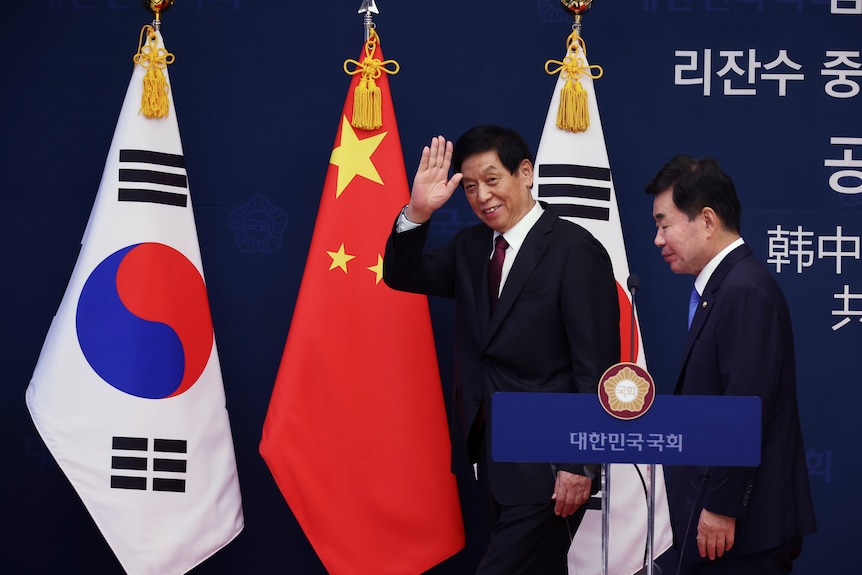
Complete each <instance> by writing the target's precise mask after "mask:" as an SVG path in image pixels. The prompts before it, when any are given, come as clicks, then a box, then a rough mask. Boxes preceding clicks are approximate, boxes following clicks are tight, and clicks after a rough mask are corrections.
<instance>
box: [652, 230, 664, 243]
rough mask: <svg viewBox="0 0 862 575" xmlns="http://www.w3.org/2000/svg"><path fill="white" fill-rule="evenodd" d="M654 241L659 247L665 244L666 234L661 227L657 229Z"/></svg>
mask: <svg viewBox="0 0 862 575" xmlns="http://www.w3.org/2000/svg"><path fill="white" fill-rule="evenodd" d="M653 243H654V244H655V245H656V247H659V248H660V247H662V246H664V235H663V234H662V233H661V228H658V229H656V231H655V238H654V239H653Z"/></svg>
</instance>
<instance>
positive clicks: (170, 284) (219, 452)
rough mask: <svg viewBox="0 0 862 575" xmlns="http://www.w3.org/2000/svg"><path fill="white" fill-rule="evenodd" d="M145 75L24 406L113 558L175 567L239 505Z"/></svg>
mask: <svg viewBox="0 0 862 575" xmlns="http://www.w3.org/2000/svg"><path fill="white" fill-rule="evenodd" d="M157 46H158V47H163V43H162V38H161V35H157ZM164 73H165V76H167V70H166V69H165V70H164ZM143 78H144V70H143V68H142V67H141V66H136V67H135V69H134V72H133V73H132V79H131V82H130V83H129V88H128V91H127V92H126V98H125V101H124V103H123V108H122V110H121V112H120V117H119V120H118V122H117V127H116V131H115V132H114V138H113V142H112V143H111V148H110V152H109V154H108V159H107V161H106V163H105V171H104V173H103V175H102V180H101V184H100V186H99V191H98V194H97V195H96V200H95V203H94V206H93V210H92V212H91V214H90V220H89V222H88V224H87V229H86V231H85V232H84V238H83V240H82V242H81V251H80V255H79V257H78V261H77V263H76V265H75V269H74V271H73V273H72V277H71V279H70V281H69V285H68V287H67V289H66V293H65V295H64V297H63V300H62V302H61V304H60V307H59V309H58V311H57V314H56V315H55V317H54V320H53V322H52V324H51V327H50V329H49V331H48V335H47V337H46V339H45V343H44V346H43V347H42V352H41V355H40V356H39V361H38V363H37V365H36V369H35V371H34V373H33V378H32V380H31V382H30V385H29V387H28V388H27V406H28V408H29V410H30V414H31V417H32V418H33V422H34V423H35V425H36V428H37V429H38V431H39V433H40V435H41V436H42V439H43V440H44V441H45V444H46V445H47V446H48V448H49V449H50V451H51V454H52V455H53V456H54V458H55V459H56V461H57V463H58V464H59V466H60V468H61V469H62V470H63V472H64V473H65V474H66V476H67V477H68V479H69V481H70V482H71V483H72V485H73V487H74V488H75V490H76V491H77V493H78V495H79V496H80V497H81V499H82V500H83V502H84V505H85V506H86V507H87V509H88V511H89V512H90V515H91V516H92V517H93V520H94V521H95V523H96V525H97V526H98V527H99V529H100V530H101V532H102V535H103V536H104V537H105V539H106V541H107V542H108V544H109V545H110V547H111V549H112V550H113V552H114V554H115V555H116V556H117V559H118V560H119V562H120V564H121V565H122V566H123V568H124V569H125V570H126V571H127V572H128V573H131V574H174V573H185V572H187V571H189V570H190V569H192V568H193V567H195V566H196V565H198V564H199V563H201V562H202V561H204V560H205V559H206V558H208V557H209V556H211V555H212V554H213V553H215V552H216V551H218V550H219V549H221V548H222V547H224V546H225V545H226V544H227V543H229V542H230V541H231V540H232V539H233V538H234V537H236V535H237V534H239V532H240V531H241V530H242V528H243V514H242V503H241V498H240V490H239V481H238V478H237V472H236V459H235V455H234V447H233V440H232V437H231V431H230V422H229V420H228V414H227V410H226V408H225V395H224V386H223V382H222V376H221V368H220V366H219V360H218V353H217V351H216V346H215V339H214V335H213V326H212V320H211V316H210V309H209V301H208V298H207V292H206V285H205V282H204V278H203V271H202V265H201V255H200V248H199V246H198V239H197V231H196V228H195V221H194V214H193V212H192V203H191V197H190V196H189V187H188V180H187V176H186V170H185V167H184V161H183V150H182V144H181V142H180V134H179V128H178V125H177V116H176V113H175V108H174V104H173V98H172V97H170V98H169V105H170V109H169V110H170V111H169V114H168V117H166V118H160V119H147V118H145V117H144V116H143V115H142V114H139V109H140V107H141V96H142V90H143V88H142V86H143Z"/></svg>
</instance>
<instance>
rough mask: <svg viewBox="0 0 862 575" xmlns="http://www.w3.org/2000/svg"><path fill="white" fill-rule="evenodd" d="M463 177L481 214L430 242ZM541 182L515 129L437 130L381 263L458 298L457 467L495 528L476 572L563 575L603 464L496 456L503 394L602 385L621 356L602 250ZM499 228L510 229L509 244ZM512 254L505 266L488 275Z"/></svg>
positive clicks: (391, 280)
mask: <svg viewBox="0 0 862 575" xmlns="http://www.w3.org/2000/svg"><path fill="white" fill-rule="evenodd" d="M450 163H453V164H454V170H455V172H456V173H455V174H454V175H453V176H452V178H451V179H450V178H449V167H450ZM459 184H461V185H462V186H463V188H464V191H465V193H466V197H467V201H468V202H469V204H470V206H471V207H472V209H473V211H474V212H475V214H476V215H477V216H478V218H479V220H481V223H479V224H477V225H474V226H471V227H467V228H465V229H462V230H461V231H459V232H458V233H457V234H456V235H455V237H454V238H453V239H452V241H451V243H450V244H449V245H448V246H446V247H444V248H441V249H437V250H432V251H428V252H424V245H425V239H426V237H427V235H428V227H429V224H428V222H429V220H430V218H431V216H432V214H433V213H434V212H435V211H436V210H437V209H439V208H440V207H442V206H443V205H444V204H445V203H446V201H447V200H448V199H449V198H450V197H451V195H452V194H453V192H454V191H455V189H456V188H457V187H458V185H459ZM532 185H533V162H532V156H531V154H530V150H529V148H528V146H527V145H526V143H525V142H524V140H523V139H522V138H521V137H520V136H519V135H518V134H517V133H515V132H513V131H511V130H507V129H504V128H500V127H498V126H490V125H485V126H477V127H474V128H471V129H470V130H469V131H467V132H466V133H465V134H464V135H463V136H461V138H459V139H458V141H457V142H456V143H455V145H454V150H453V146H452V143H451V142H447V141H446V140H445V139H444V138H443V137H442V136H439V137H437V138H434V139H433V140H432V141H431V145H430V146H426V147H425V148H424V150H423V151H422V157H421V160H420V162H419V168H418V170H417V173H416V177H415V178H414V181H413V189H412V194H411V198H410V203H409V204H407V205H406V206H405V207H404V209H403V210H402V211H401V214H400V215H399V216H398V219H397V220H396V223H395V226H394V228H393V230H392V233H391V235H390V237H389V241H388V242H387V246H386V255H385V258H384V265H383V278H384V281H385V282H386V283H387V285H389V286H390V287H393V288H395V289H398V290H403V291H410V292H415V293H422V294H427V295H433V296H440V297H450V298H455V304H456V326H457V333H456V373H455V378H454V379H455V381H454V397H453V398H452V413H451V417H450V431H451V436H452V437H451V439H452V467H453V472H455V473H456V474H460V475H461V476H462V477H464V476H467V475H468V474H469V477H470V480H475V479H478V480H479V482H480V483H481V485H482V486H483V487H484V489H485V492H486V494H487V496H488V500H489V502H490V506H491V511H492V514H493V529H492V532H491V535H490V543H489V545H488V548H487V550H486V552H485V554H484V556H483V558H482V561H481V563H480V565H479V568H478V571H477V573H481V574H483V575H491V574H501V575H502V574H505V575H515V574H535V575H565V574H566V572H567V568H566V554H567V551H568V547H569V543H570V541H571V536H572V534H573V533H572V532H571V531H570V527H569V526H568V524H567V522H568V518H570V516H572V515H573V514H574V513H575V512H576V511H577V510H578V508H579V507H580V506H581V505H583V504H584V503H585V502H586V501H587V499H588V498H589V496H590V492H591V487H592V476H593V475H594V472H595V471H596V468H597V466H585V465H584V464H571V463H557V464H551V463H547V464H545V463H541V464H536V463H505V462H496V461H493V460H492V459H491V457H490V433H489V431H488V430H489V428H490V426H491V425H493V422H492V421H491V401H492V396H493V394H494V392H497V391H509V392H511V391H525V392H557V393H560V392H566V393H568V392H581V393H596V388H597V386H598V381H599V379H600V377H601V376H602V374H603V373H604V371H605V370H606V369H607V368H608V367H610V366H611V365H612V364H614V363H616V362H617V361H619V357H620V355H619V354H620V347H619V346H620V343H619V341H620V340H619V304H618V300H617V292H616V284H615V281H614V276H613V271H612V268H611V262H610V258H609V257H608V254H607V252H606V251H605V250H604V248H603V247H602V245H601V244H600V243H599V242H598V241H597V240H596V239H595V238H594V237H593V236H592V235H590V234H589V233H588V232H587V231H586V230H584V229H583V228H582V227H580V226H577V225H575V224H573V223H570V222H567V221H564V220H562V219H560V218H559V217H557V215H556V214H555V213H554V212H553V210H552V209H551V207H550V206H547V205H544V204H540V203H539V202H537V201H535V200H534V199H533V197H532V194H531V188H532ZM497 236H502V237H504V239H505V244H502V245H501V247H500V248H496V247H495V246H497V240H496V237H497ZM495 253H496V254H497V255H495ZM503 254H505V257H504V258H503V262H502V268H501V270H499V271H498V272H497V273H498V274H499V275H498V276H497V277H496V278H495V277H491V278H489V269H493V268H494V267H495V264H494V262H499V260H498V259H497V257H498V256H502V255H503ZM492 275H493V272H492ZM498 279H499V281H500V285H499V287H497V286H496V283H497V281H498ZM489 286H493V287H489ZM474 463H475V464H477V470H478V471H477V476H475V477H474V475H473V465H472V464H474ZM596 552H597V553H598V552H600V550H596Z"/></svg>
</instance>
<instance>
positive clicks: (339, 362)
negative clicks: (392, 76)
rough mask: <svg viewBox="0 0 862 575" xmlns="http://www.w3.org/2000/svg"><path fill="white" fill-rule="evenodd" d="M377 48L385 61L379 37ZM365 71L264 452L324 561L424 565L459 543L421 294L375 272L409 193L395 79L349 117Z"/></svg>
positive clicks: (345, 123) (320, 223)
mask: <svg viewBox="0 0 862 575" xmlns="http://www.w3.org/2000/svg"><path fill="white" fill-rule="evenodd" d="M373 38H377V36H376V34H375V35H374V36H373ZM372 46H373V44H372ZM372 53H373V57H374V58H375V59H377V60H379V63H380V64H381V65H382V64H383V57H382V54H381V53H380V49H379V45H378V46H376V49H375V50H373V51H372ZM366 56H368V51H367V46H366V50H364V57H366ZM360 61H362V58H360ZM360 76H361V74H355V75H354V77H353V81H352V83H351V87H350V90H349V91H348V96H347V99H346V101H345V104H344V111H343V113H342V115H341V117H340V119H339V122H338V131H337V134H336V136H335V144H334V145H333V149H332V156H331V158H330V162H329V168H328V171H327V174H326V181H325V183H324V185H323V196H322V198H321V201H320V209H319V211H318V215H317V222H316V224H315V228H314V234H313V236H312V240H311V247H310V249H309V253H308V258H307V261H306V264H305V272H304V274H303V278H302V283H301V285H300V289H299V296H298V298H297V301H296V307H295V310H294V314H293V320H292V323H291V326H290V330H289V333H288V336H287V343H286V345H285V348H284V355H283V356H282V360H281V365H280V368H279V371H278V375H277V377H276V381H275V387H274V389H273V393H272V398H271V400H270V404H269V410H268V412H267V415H266V421H265V423H264V427H263V437H262V440H261V444H260V452H261V455H262V456H263V458H264V459H265V461H266V463H267V465H268V466H269V469H270V471H271V472H272V475H273V477H274V478H275V481H276V483H277V484H278V487H279V489H280V490H281V492H282V494H283V495H284V498H285V499H286V500H287V503H288V505H290V508H291V510H292V511H293V513H294V515H295V516H296V518H297V520H298V521H299V524H300V525H301V526H302V529H303V531H304V532H305V534H306V536H307V537H308V539H309V541H310V542H311V544H312V546H313V547H314V549H315V551H316V552H317V554H318V556H319V557H320V560H321V561H322V562H323V564H324V566H325V567H326V569H327V570H328V571H329V572H330V573H332V574H333V575H339V574H350V575H362V574H369V575H386V574H392V575H406V574H411V573H417V574H418V573H422V572H424V571H426V570H428V569H429V568H431V567H432V566H434V565H436V564H437V563H439V562H440V561H442V560H443V559H446V558H447V557H450V556H451V555H453V554H455V553H456V552H457V551H458V550H460V549H461V548H462V547H463V545H464V527H463V522H462V519H461V509H460V504H459V500H458V491H457V486H456V483H455V479H454V476H453V475H452V474H451V472H450V444H449V436H448V431H447V422H446V416H445V406H444V403H443V395H442V390H441V385H440V376H439V369H438V365H437V356H436V351H435V347H434V339H433V333H432V330H431V320H430V314H429V310H428V302H427V299H426V298H425V297H423V296H418V295H413V294H406V293H402V292H396V291H394V290H391V289H389V288H388V287H386V285H385V284H384V283H383V281H382V277H383V266H384V265H385V263H384V262H383V257H382V252H383V248H384V246H385V244H386V238H387V236H388V234H389V231H390V229H391V227H392V223H393V221H394V220H395V216H396V215H397V214H398V210H399V209H400V208H401V206H403V205H404V204H406V203H407V201H408V200H409V188H408V183H407V175H406V172H405V169H404V159H403V155H402V151H401V142H400V139H399V136H398V129H397V126H396V123H395V112H394V110H393V107H392V97H391V94H390V92H389V81H388V78H387V74H386V73H383V74H381V75H380V77H379V78H377V79H376V85H377V86H378V87H379V89H380V102H381V108H382V110H381V112H382V126H381V127H380V128H377V129H374V130H371V131H366V130H361V129H357V128H354V127H353V126H352V125H351V122H350V118H352V114H353V105H354V102H353V100H354V91H355V89H356V87H357V85H358V84H359V82H360V81H361V78H360Z"/></svg>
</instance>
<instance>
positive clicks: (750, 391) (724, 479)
mask: <svg viewBox="0 0 862 575" xmlns="http://www.w3.org/2000/svg"><path fill="white" fill-rule="evenodd" d="M781 305H782V304H781V302H778V301H776V300H775V299H774V297H771V296H770V294H768V293H767V292H766V291H764V290H761V289H759V288H758V287H757V286H750V285H749V286H734V287H732V288H730V289H729V290H728V291H727V293H724V294H722V309H721V310H718V309H716V310H714V311H713V314H714V315H716V316H717V319H716V321H717V326H716V327H717V331H716V358H715V360H716V362H717V364H718V366H719V370H720V372H721V383H722V388H723V389H722V392H723V393H724V395H742V396H757V397H759V398H760V399H761V402H762V414H761V417H762V436H761V443H764V442H766V441H770V440H772V441H774V440H776V438H775V436H776V435H777V436H779V437H777V440H778V441H780V440H781V439H780V431H777V432H776V431H773V429H772V428H773V420H774V418H773V413H774V406H775V405H776V401H777V394H778V393H780V387H781V386H782V380H783V379H785V377H786V375H785V374H784V373H783V371H782V370H783V369H784V366H787V365H788V362H787V358H786V357H785V354H787V353H791V354H792V353H793V346H792V334H791V333H790V331H789V330H790V326H789V325H787V324H786V320H785V319H784V318H786V314H783V313H782V308H781ZM719 311H720V313H718V312H719ZM788 341H789V342H790V345H789V346H788V344H787V342H788ZM789 365H791V366H792V365H793V362H792V361H791V362H790V363H789ZM788 381H790V382H793V379H792V378H790V379H789V380H788ZM762 452H763V453H766V450H765V449H764V450H762ZM709 476H710V478H709V486H710V487H709V490H708V491H707V492H706V493H705V498H704V504H703V506H704V507H705V508H706V509H709V510H710V511H712V512H714V513H719V514H721V515H727V516H730V517H743V516H745V514H746V511H747V509H748V503H749V501H750V499H751V494H752V491H753V490H754V489H769V488H770V487H769V486H768V485H759V486H758V485H755V483H756V477H757V468H755V467H711V468H710V469H709Z"/></svg>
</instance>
